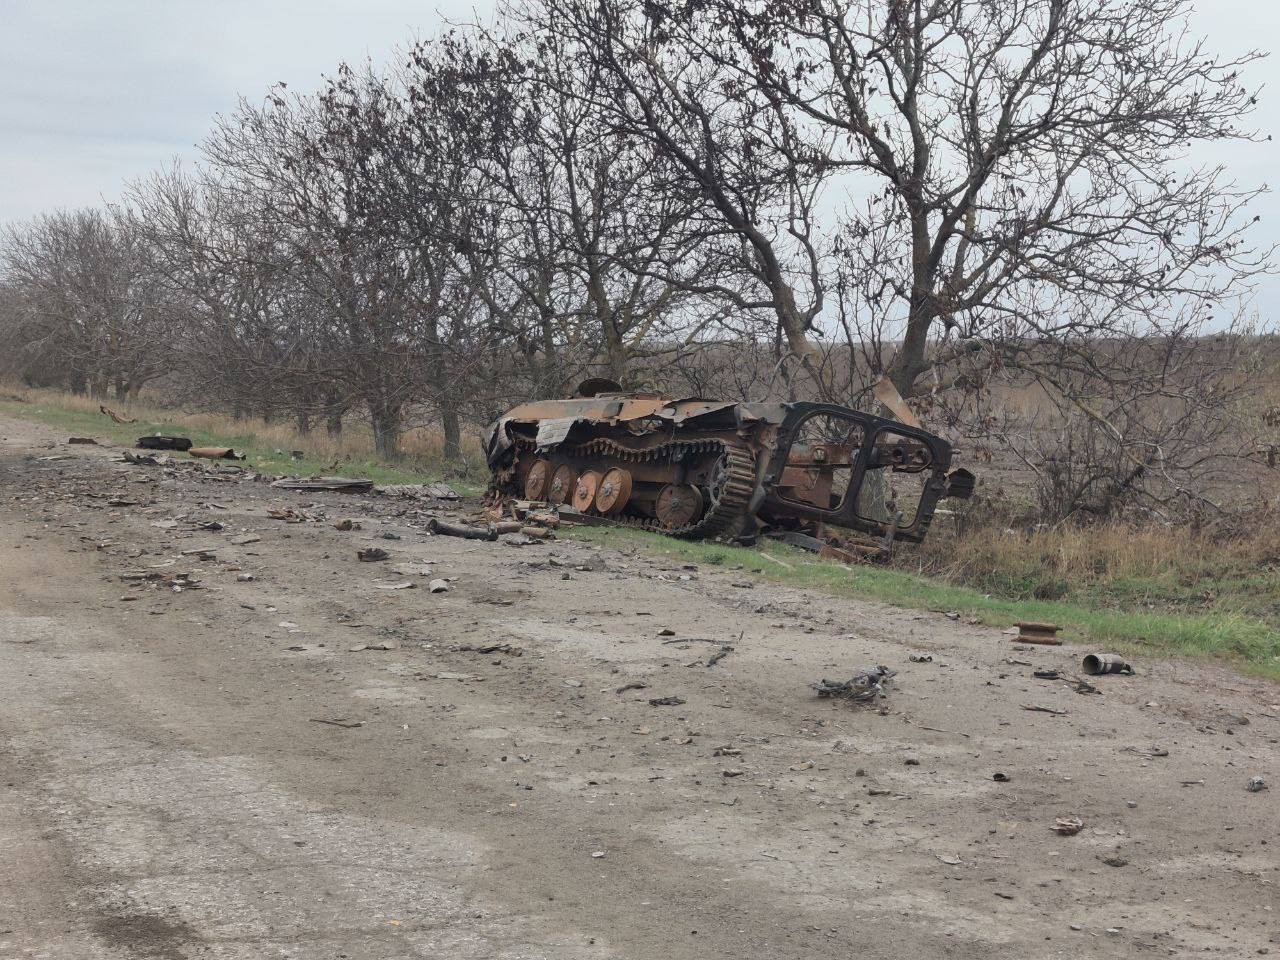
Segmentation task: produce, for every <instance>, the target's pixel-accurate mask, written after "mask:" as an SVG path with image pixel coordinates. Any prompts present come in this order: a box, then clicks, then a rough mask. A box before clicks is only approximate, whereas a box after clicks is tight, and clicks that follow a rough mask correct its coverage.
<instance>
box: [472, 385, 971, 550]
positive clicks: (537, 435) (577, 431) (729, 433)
mask: <svg viewBox="0 0 1280 960" xmlns="http://www.w3.org/2000/svg"><path fill="white" fill-rule="evenodd" d="M486 453H487V456H488V461H489V466H490V468H491V469H492V471H493V486H494V490H495V491H496V492H497V493H498V494H500V495H502V496H508V497H516V498H523V499H526V500H545V501H550V502H552V503H556V504H568V505H571V506H573V507H574V508H576V509H577V510H579V511H581V512H583V513H589V514H600V515H604V516H608V517H611V518H613V519H615V520H617V521H620V522H624V523H628V524H632V525H636V526H641V527H645V528H649V529H654V530H659V531H663V532H665V533H669V534H672V535H674V536H678V537H685V538H689V539H710V538H715V537H729V536H733V535H738V534H742V533H747V534H751V533H754V532H756V531H757V530H759V529H760V528H761V527H773V528H779V527H780V528H783V529H793V530H795V529H808V530H817V531H819V532H820V531H821V529H822V526H824V525H831V526H836V527H841V528H845V529H848V530H853V531H858V532H860V533H863V534H868V535H871V536H875V537H885V538H887V539H896V540H906V541H915V542H918V541H920V540H922V539H924V536H925V533H926V532H927V530H928V528H929V523H930V521H931V520H932V518H933V513H934V509H935V508H936V506H937V503H938V501H939V500H941V499H942V498H944V497H948V496H952V497H965V496H968V495H969V493H970V491H971V490H972V488H973V477H972V475H971V474H969V473H968V472H967V471H964V470H957V471H950V466H951V447H950V445H949V444H948V443H947V442H946V441H944V440H943V439H941V438H940V437H937V436H935V435H933V434H931V433H929V432H928V431H926V430H923V429H920V428H917V427H913V426H908V425H906V424H903V423H899V422H897V421H894V420H887V419H884V418H882V417H877V416H873V415H871V414H866V413H862V412H860V411H856V410H851V409H849V408H847V407H841V406H835V405H832V404H821V403H735V402H730V401H721V400H701V399H679V398H673V397H665V396H661V395H658V394H647V393H620V392H619V393H597V394H596V395H594V396H588V397H578V398H574V399H569V400H550V401H538V402H534V403H527V404H523V405H521V406H518V407H516V408H515V409H513V410H511V411H509V412H508V413H507V414H505V415H504V416H503V417H501V418H500V419H499V420H498V421H497V422H496V423H495V424H494V425H493V426H492V428H491V429H490V432H489V435H488V440H487V450H486Z"/></svg>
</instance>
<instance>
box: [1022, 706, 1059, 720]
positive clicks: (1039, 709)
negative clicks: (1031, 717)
mask: <svg viewBox="0 0 1280 960" xmlns="http://www.w3.org/2000/svg"><path fill="white" fill-rule="evenodd" d="M1022 709H1023V710H1030V711H1032V712H1033V713H1051V714H1053V715H1054V716H1055V717H1065V716H1066V715H1067V711H1066V710H1055V709H1054V708H1053V707H1042V706H1040V704H1038V703H1024V704H1022Z"/></svg>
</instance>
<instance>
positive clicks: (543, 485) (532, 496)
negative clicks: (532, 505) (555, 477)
mask: <svg viewBox="0 0 1280 960" xmlns="http://www.w3.org/2000/svg"><path fill="white" fill-rule="evenodd" d="M550 483H551V461H550V460H535V461H533V466H532V467H530V468H529V473H528V475H527V476H526V477H525V478H524V498H525V499H526V500H545V499H546V498H547V487H548V486H549V485H550Z"/></svg>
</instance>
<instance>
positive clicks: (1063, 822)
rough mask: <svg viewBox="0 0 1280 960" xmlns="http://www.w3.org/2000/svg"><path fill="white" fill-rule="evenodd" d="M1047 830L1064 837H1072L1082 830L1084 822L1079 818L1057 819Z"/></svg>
mask: <svg viewBox="0 0 1280 960" xmlns="http://www.w3.org/2000/svg"><path fill="white" fill-rule="evenodd" d="M1049 829H1050V830H1052V831H1053V832H1054V833H1058V834H1061V835H1062V836H1064V837H1074V836H1075V835H1076V834H1077V833H1079V832H1080V831H1081V830H1083V829H1084V821H1083V820H1081V819H1080V818H1079V817H1058V819H1056V820H1055V821H1053V826H1051V827H1050V828H1049Z"/></svg>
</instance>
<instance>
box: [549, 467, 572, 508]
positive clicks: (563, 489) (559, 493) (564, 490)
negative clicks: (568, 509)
mask: <svg viewBox="0 0 1280 960" xmlns="http://www.w3.org/2000/svg"><path fill="white" fill-rule="evenodd" d="M577 483H578V475H577V474H576V473H574V470H573V467H571V466H569V465H568V464H567V463H562V464H560V466H558V467H556V472H555V473H553V474H552V475H551V486H550V487H548V488H547V501H548V502H550V503H568V502H569V500H570V498H571V497H572V496H573V488H574V487H575V486H577Z"/></svg>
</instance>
